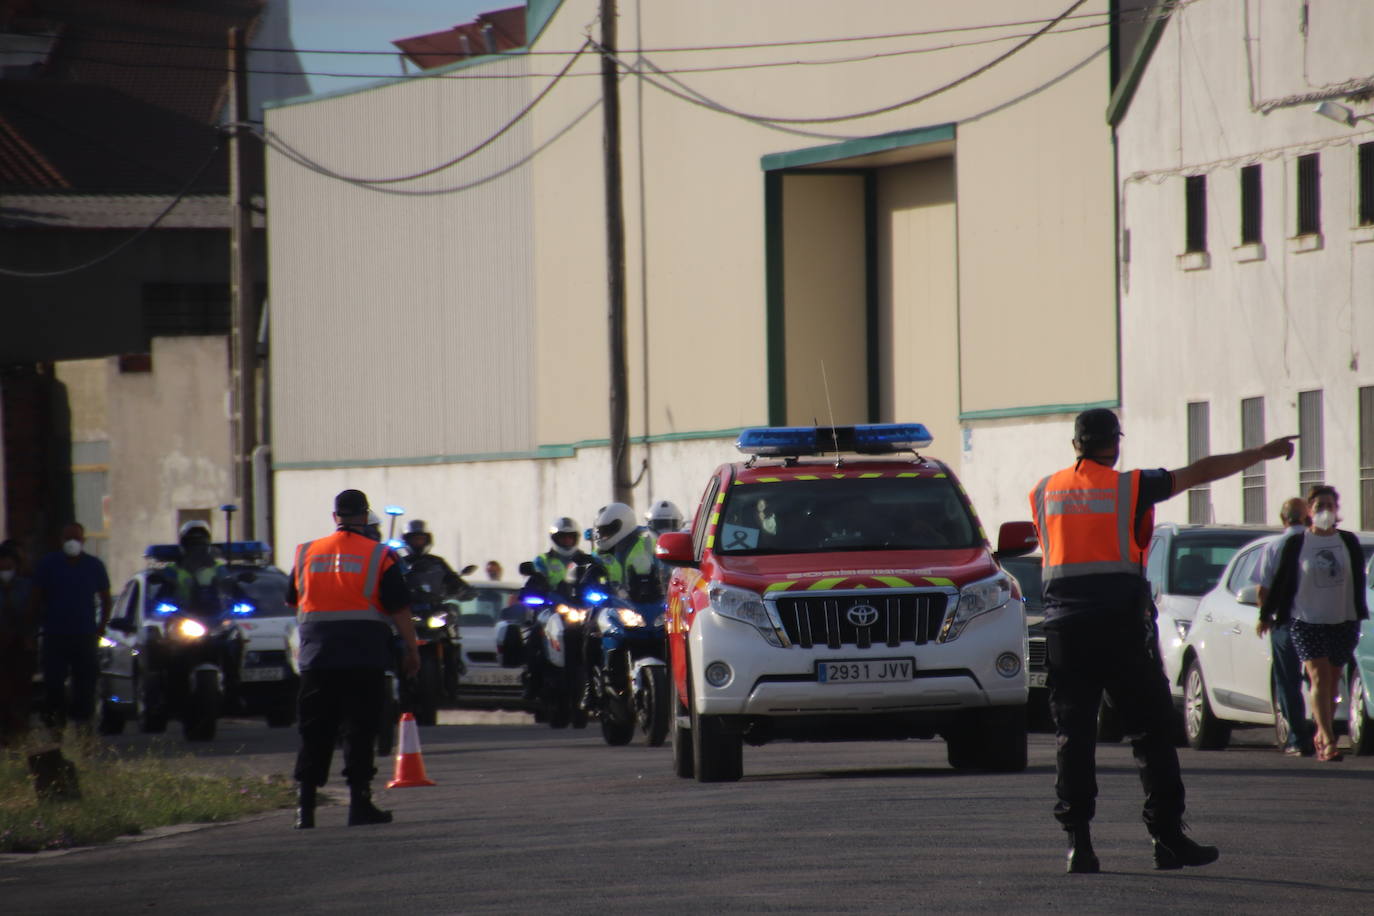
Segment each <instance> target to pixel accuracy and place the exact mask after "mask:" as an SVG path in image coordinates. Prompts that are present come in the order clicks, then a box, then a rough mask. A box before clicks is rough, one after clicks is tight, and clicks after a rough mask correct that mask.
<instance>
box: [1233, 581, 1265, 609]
mask: <svg viewBox="0 0 1374 916" xmlns="http://www.w3.org/2000/svg"><path fill="white" fill-rule="evenodd" d="M1236 603H1238V604H1248V605H1250V606H1251V607H1259V603H1260V600H1259V586H1258V585H1247V586H1245V588H1243V589H1241V590H1240V591H1239V592H1238V593H1237V594H1236Z"/></svg>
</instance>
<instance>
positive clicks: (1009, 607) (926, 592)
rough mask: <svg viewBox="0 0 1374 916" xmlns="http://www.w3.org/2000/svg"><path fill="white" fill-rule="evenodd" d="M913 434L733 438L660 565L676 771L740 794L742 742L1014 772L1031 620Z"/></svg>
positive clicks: (1017, 545)
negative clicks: (868, 749) (882, 751)
mask: <svg viewBox="0 0 1374 916" xmlns="http://www.w3.org/2000/svg"><path fill="white" fill-rule="evenodd" d="M930 444H931V437H930V434H929V432H928V431H927V430H926V428H925V427H924V426H923V425H921V424H881V425H866V426H853V427H822V428H810V427H787V428H758V429H748V430H745V431H744V432H743V433H741V435H740V437H739V442H738V447H739V449H740V451H741V452H743V453H745V454H746V455H748V456H749V457H748V459H747V460H745V461H740V462H733V463H729V464H724V465H721V466H720V467H719V468H718V469H717V470H716V471H715V473H714V474H712V475H711V478H710V479H709V480H708V481H707V483H706V488H705V491H704V492H703V494H702V497H701V502H700V504H699V506H698V509H697V512H696V516H695V519H694V521H693V524H692V528H691V531H690V533H687V532H670V533H666V534H664V535H662V536H661V538H660V539H659V542H658V548H657V555H658V557H659V559H660V560H662V561H664V562H666V563H669V564H671V565H673V566H674V567H676V568H675V570H674V572H673V575H672V579H671V581H670V584H669V596H668V631H669V635H668V641H669V657H670V665H671V669H672V687H673V693H674V724H673V728H672V729H671V733H672V740H673V759H674V769H675V771H676V773H677V775H679V776H681V777H684V778H687V777H692V776H695V777H696V778H697V779H698V780H700V781H703V782H714V781H729V780H736V779H739V778H740V776H741V775H742V773H743V746H744V744H746V743H748V744H762V743H765V742H768V741H770V740H774V739H820V740H834V739H852V740H873V739H880V738H933V737H936V736H941V737H943V738H944V740H945V742H946V745H947V755H948V759H949V762H950V764H951V765H952V766H954V767H956V768H959V769H965V768H968V769H987V770H996V771H1008V772H1009V771H1019V770H1022V769H1024V768H1025V766H1026V699H1027V677H1026V666H1025V659H1026V656H1027V638H1026V621H1025V613H1024V609H1023V605H1022V602H1021V600H1020V598H1019V597H1018V596H1019V592H1018V591H1017V590H1016V588H1015V587H1014V585H1013V582H1012V579H1011V577H1010V576H1008V575H1007V573H1005V572H1004V571H1003V570H1002V569H1001V568H999V566H998V564H997V559H998V558H1000V557H1004V556H1013V555H1017V554H1023V553H1028V552H1030V551H1031V550H1033V549H1034V548H1035V543H1036V542H1035V530H1034V527H1033V526H1032V525H1031V523H1029V522H1009V523H1007V524H1005V525H1003V526H1002V529H1001V532H1000V536H999V544H998V550H997V552H996V553H994V551H993V550H992V548H991V547H990V546H989V544H988V541H987V538H986V536H985V535H984V533H983V529H982V526H981V525H980V523H979V521H978V517H977V515H976V514H975V513H974V511H973V507H972V506H971V505H970V503H969V500H968V497H967V495H966V494H965V493H964V490H963V488H962V487H961V486H960V485H959V482H958V480H957V479H956V478H955V476H954V474H953V473H952V472H951V471H950V469H949V467H948V466H947V465H945V464H944V463H942V462H940V461H938V460H936V459H934V458H929V457H925V456H923V455H921V454H920V453H919V450H921V449H924V448H926V447H927V446H929V445H930Z"/></svg>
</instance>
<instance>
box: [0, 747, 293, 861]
mask: <svg viewBox="0 0 1374 916" xmlns="http://www.w3.org/2000/svg"><path fill="white" fill-rule="evenodd" d="M40 746H51V745H50V744H45V745H40V744H39V743H38V742H37V741H33V742H31V744H30V746H28V747H21V748H16V749H11V750H5V751H0V852H37V851H40V850H44V849H63V848H67V847H71V846H86V845H90V844H93V843H103V842H108V841H109V840H112V839H114V838H115V837H117V836H122V835H125V834H137V833H141V832H142V831H144V830H148V829H150V828H153V827H165V826H168V825H171V824H185V823H204V822H214V821H228V820H233V819H235V818H240V817H244V816H246V815H250V814H257V813H259V812H262V811H270V810H273V809H276V808H283V807H289V806H290V805H291V804H292V800H293V790H294V786H293V785H292V784H291V783H290V782H289V781H288V780H285V779H283V778H280V777H268V778H263V777H244V776H222V775H217V774H214V773H211V772H209V771H208V770H207V769H206V767H205V764H204V763H203V762H202V761H198V760H197V759H196V758H194V757H192V756H190V755H189V754H180V755H178V754H174V753H169V752H168V750H167V749H165V748H154V749H149V750H147V751H143V752H131V753H121V752H119V751H118V750H116V749H115V748H112V747H109V746H105V745H102V744H100V743H99V742H98V741H94V740H87V741H84V742H82V741H68V742H65V743H64V745H63V753H64V754H65V755H66V756H67V757H68V759H70V760H72V762H73V763H75V764H76V769H77V774H78V778H79V781H80V787H81V798H80V799H76V800H69V801H39V800H38V798H37V795H36V793H35V791H34V785H33V778H32V777H31V776H30V775H29V771H28V753H29V752H31V751H34V750H38V749H39V748H40Z"/></svg>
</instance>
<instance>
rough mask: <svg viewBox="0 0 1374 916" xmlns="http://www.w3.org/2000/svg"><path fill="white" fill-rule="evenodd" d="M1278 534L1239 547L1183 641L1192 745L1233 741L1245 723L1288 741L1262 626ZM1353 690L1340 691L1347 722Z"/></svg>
mask: <svg viewBox="0 0 1374 916" xmlns="http://www.w3.org/2000/svg"><path fill="white" fill-rule="evenodd" d="M1276 538H1277V536H1276V535H1271V536H1269V537H1266V538H1262V539H1260V540H1258V541H1255V542H1253V543H1251V544H1248V545H1246V546H1245V547H1243V548H1241V549H1240V550H1239V551H1238V552H1237V553H1236V554H1235V556H1234V557H1233V558H1232V559H1231V561H1230V563H1228V564H1227V566H1226V568H1225V570H1224V571H1223V573H1222V575H1221V578H1220V579H1219V581H1218V582H1217V584H1216V586H1215V587H1213V588H1212V589H1211V590H1210V591H1209V592H1208V593H1207V594H1206V595H1204V596H1203V597H1202V599H1201V602H1200V603H1199V605H1198V608H1197V615H1196V617H1195V619H1194V620H1193V623H1192V626H1191V627H1190V629H1189V631H1188V634H1187V639H1185V640H1184V642H1183V647H1182V651H1181V653H1180V657H1181V660H1182V669H1183V674H1182V681H1181V687H1182V690H1183V694H1184V730H1185V734H1186V735H1187V739H1188V743H1189V745H1191V746H1192V747H1194V748H1197V749H1199V750H1210V749H1217V748H1223V747H1225V746H1226V745H1227V744H1228V743H1230V740H1231V730H1232V729H1233V728H1236V727H1244V726H1268V727H1271V728H1273V729H1274V730H1275V736H1274V737H1275V742H1276V743H1277V744H1278V745H1279V746H1280V747H1282V746H1283V745H1284V744H1286V743H1287V740H1288V732H1287V727H1286V724H1285V723H1284V721H1283V717H1282V716H1281V715H1279V714H1278V700H1277V698H1276V697H1275V695H1274V689H1273V656H1272V653H1271V652H1270V648H1269V639H1268V637H1261V636H1260V635H1259V634H1258V633H1257V632H1256V629H1255V625H1256V623H1257V622H1258V621H1259V608H1258V604H1259V598H1258V594H1257V593H1258V587H1257V586H1256V584H1255V582H1254V576H1255V571H1256V569H1257V568H1258V565H1259V562H1260V558H1261V556H1262V554H1263V552H1264V549H1265V548H1266V547H1267V546H1268V545H1269V544H1271V543H1273V542H1274V541H1275V540H1276ZM1360 541H1361V543H1362V544H1363V546H1364V553H1365V557H1366V560H1368V558H1369V557H1370V555H1371V554H1374V535H1368V534H1362V535H1360ZM1366 651H1367V650H1366ZM1346 693H1347V692H1346V690H1345V689H1344V688H1341V689H1339V690H1338V691H1337V707H1336V716H1337V719H1338V721H1340V722H1343V721H1344V719H1345V718H1346V716H1345V709H1346V706H1347V703H1348V696H1346Z"/></svg>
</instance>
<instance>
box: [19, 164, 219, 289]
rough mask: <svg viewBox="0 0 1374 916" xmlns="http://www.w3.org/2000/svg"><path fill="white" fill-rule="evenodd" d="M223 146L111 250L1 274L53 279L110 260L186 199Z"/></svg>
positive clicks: (30, 278)
mask: <svg viewBox="0 0 1374 916" xmlns="http://www.w3.org/2000/svg"><path fill="white" fill-rule="evenodd" d="M221 146H223V144H222V143H218V142H217V143H216V144H215V146H214V148H213V149H211V150H210V155H208V156H206V157H205V161H204V162H202V163H201V164H200V167H199V168H197V169H196V171H195V174H193V175H192V176H191V178H190V180H188V181H187V182H186V184H185V185H183V186H182V188H181V190H180V191H178V192H177V195H176V197H174V198H172V202H171V203H169V204H168V205H167V206H166V207H163V208H162V212H161V213H159V214H158V215H157V216H156V217H154V219H153V221H152V222H151V223H149V224H148V225H146V226H144V227H143V228H142V229H139V230H138V231H137V232H135V233H134V234H133V235H131V236H129V237H128V238H127V239H125V240H124V241H122V242H120V243H119V244H118V245H116V246H114V247H113V248H111V249H110V250H109V251H107V252H105V253H104V254H102V255H100V256H99V257H96V258H92V259H91V260H89V261H87V262H86V263H84V264H78V265H76V266H75V267H66V268H63V269H61V270H39V271H33V270H15V269H13V268H9V267H0V275H3V276H6V277H21V278H23V279H26V280H44V279H51V278H54V277H65V276H67V275H68V274H74V273H77V272H78V271H82V270H86V269H87V268H90V267H94V266H96V265H97V264H100V263H103V262H105V261H108V260H109V259H110V258H112V257H114V256H115V255H117V254H119V252H121V251H123V250H124V249H125V248H128V247H129V246H130V245H132V244H133V243H134V242H136V241H138V240H139V239H141V238H142V237H143V236H144V235H146V234H147V233H149V232H151V231H152V230H153V229H155V228H157V225H158V224H159V223H161V222H162V221H163V220H164V219H166V218H167V214H169V213H171V212H172V210H174V209H175V208H176V206H177V204H179V203H181V202H182V201H183V200H185V199H186V196H187V195H188V194H190V193H191V188H192V187H194V186H195V183H196V182H197V181H199V180H200V176H201V175H203V174H205V170H206V169H207V168H209V167H210V163H211V162H213V161H214V159H215V156H216V155H217V154H218V153H219V151H220V148H221Z"/></svg>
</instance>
